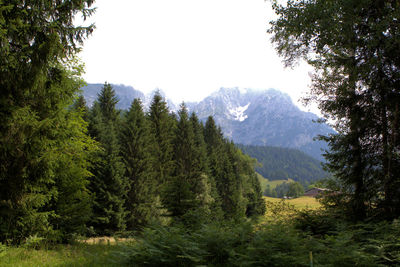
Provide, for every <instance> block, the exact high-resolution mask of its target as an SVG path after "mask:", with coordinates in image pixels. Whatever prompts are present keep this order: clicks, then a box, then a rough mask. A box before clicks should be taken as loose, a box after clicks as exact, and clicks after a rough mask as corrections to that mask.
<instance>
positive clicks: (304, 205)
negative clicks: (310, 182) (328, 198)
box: [264, 196, 321, 209]
mask: <svg viewBox="0 0 400 267" xmlns="http://www.w3.org/2000/svg"><path fill="white" fill-rule="evenodd" d="M264 199H265V200H266V201H271V202H274V203H276V202H280V201H284V202H286V203H288V204H290V205H293V206H294V207H295V208H296V209H318V208H320V207H321V203H319V202H318V200H317V199H315V198H314V197H306V196H302V197H298V198H293V199H284V200H282V199H281V198H274V197H264Z"/></svg>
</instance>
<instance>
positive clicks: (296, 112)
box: [82, 84, 334, 160]
mask: <svg viewBox="0 0 400 267" xmlns="http://www.w3.org/2000/svg"><path fill="white" fill-rule="evenodd" d="M102 86H103V85H102V84H89V85H88V86H85V87H83V88H82V91H83V95H84V97H85V99H86V101H87V103H88V105H89V106H91V105H92V104H93V101H94V100H95V99H96V97H97V93H98V92H99V91H100V89H101V87H102ZM113 88H114V90H115V92H116V95H117V97H118V98H119V100H120V101H119V103H118V104H117V107H118V108H120V109H128V108H129V106H130V104H131V102H132V100H133V99H134V98H141V99H142V101H143V103H144V105H145V107H146V106H148V105H149V103H150V101H151V99H152V96H153V95H154V92H155V91H153V92H152V93H150V94H148V95H145V94H143V93H142V92H140V91H138V90H135V89H134V88H132V87H130V86H124V85H113ZM160 92H161V94H162V95H163V96H164V97H165V98H166V99H167V102H168V105H169V107H170V110H172V111H175V110H176V109H177V107H178V105H177V104H175V103H173V102H172V101H171V100H168V98H167V96H165V94H163V92H162V91H160ZM186 105H187V107H188V109H189V111H194V112H196V114H197V115H198V117H199V118H200V119H201V120H203V121H205V120H206V119H207V117H208V116H210V115H212V116H213V117H214V119H215V121H216V123H217V124H218V125H220V126H221V128H222V131H223V132H224V134H225V136H226V137H228V138H230V139H232V140H233V141H234V142H235V143H238V144H246V145H258V146H260V145H261V146H275V147H287V148H295V149H299V150H301V151H303V152H305V153H307V154H308V155H310V156H312V157H314V158H316V159H318V160H323V157H322V156H321V154H322V149H326V148H327V145H326V144H325V143H324V142H322V141H314V140H313V138H314V137H316V136H318V135H320V134H322V135H326V134H329V133H333V132H334V131H333V130H332V129H331V128H330V127H329V126H327V125H326V124H320V123H315V122H314V121H315V120H317V119H318V116H317V115H315V114H313V113H310V112H304V111H301V110H300V109H299V108H298V107H297V106H296V105H295V104H294V103H293V102H292V100H291V98H290V97H289V95H287V94H285V93H282V92H280V91H278V90H275V89H267V90H254V89H239V88H221V89H220V90H219V91H217V92H214V93H213V94H211V95H210V96H208V97H206V98H205V99H203V100H202V101H200V102H198V103H186Z"/></svg>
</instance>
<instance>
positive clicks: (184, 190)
mask: <svg viewBox="0 0 400 267" xmlns="http://www.w3.org/2000/svg"><path fill="white" fill-rule="evenodd" d="M178 115H179V121H178V123H177V125H176V128H175V137H174V140H173V146H174V150H173V151H174V156H173V160H174V171H173V176H172V177H171V180H170V181H168V182H167V184H166V188H165V194H166V197H165V198H164V205H165V206H166V208H167V209H168V211H169V212H170V214H171V216H173V217H176V218H180V217H183V215H185V214H187V213H188V212H189V211H194V210H197V212H199V211H200V210H203V212H204V216H206V215H207V214H206V211H207V210H208V211H209V205H210V203H211V202H212V201H213V200H212V199H211V196H210V191H211V185H210V183H209V179H208V177H207V173H206V161H205V160H206V158H205V154H204V152H205V150H204V148H205V146H204V145H203V146H201V145H202V144H201V139H199V136H197V140H196V138H195V133H194V129H193V124H192V122H191V121H190V120H189V117H188V113H187V110H186V107H185V105H183V104H182V106H181V109H180V110H179V112H178ZM202 160H203V161H202Z"/></svg>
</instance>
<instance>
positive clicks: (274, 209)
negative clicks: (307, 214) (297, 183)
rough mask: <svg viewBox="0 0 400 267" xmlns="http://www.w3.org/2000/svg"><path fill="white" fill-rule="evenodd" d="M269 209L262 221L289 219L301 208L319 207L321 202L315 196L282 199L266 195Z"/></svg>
mask: <svg viewBox="0 0 400 267" xmlns="http://www.w3.org/2000/svg"><path fill="white" fill-rule="evenodd" d="M264 199H265V202H266V206H267V211H266V213H265V215H264V220H263V221H262V223H268V222H279V221H287V220H288V219H290V218H293V217H294V216H296V215H297V213H298V212H299V211H301V210H308V209H318V208H321V204H320V203H319V202H318V201H317V200H316V199H315V198H313V197H305V196H303V197H299V198H294V199H281V198H273V197H264Z"/></svg>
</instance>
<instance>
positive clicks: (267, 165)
mask: <svg viewBox="0 0 400 267" xmlns="http://www.w3.org/2000/svg"><path fill="white" fill-rule="evenodd" d="M238 147H239V148H240V149H241V150H242V151H243V152H244V153H246V154H248V155H249V156H251V157H253V158H256V159H257V161H258V162H259V163H260V165H259V166H257V168H256V171H257V172H258V173H260V174H261V175H262V176H264V177H266V178H268V179H269V180H287V179H289V178H290V179H292V180H294V181H297V182H300V183H301V184H303V185H308V184H310V183H312V182H315V181H317V180H320V179H323V178H326V176H327V175H328V173H327V172H325V171H324V170H323V169H322V166H321V162H319V161H318V160H316V159H314V158H312V157H310V156H308V155H306V154H305V153H304V152H301V151H299V150H296V149H290V148H282V147H269V146H250V145H238Z"/></svg>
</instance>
